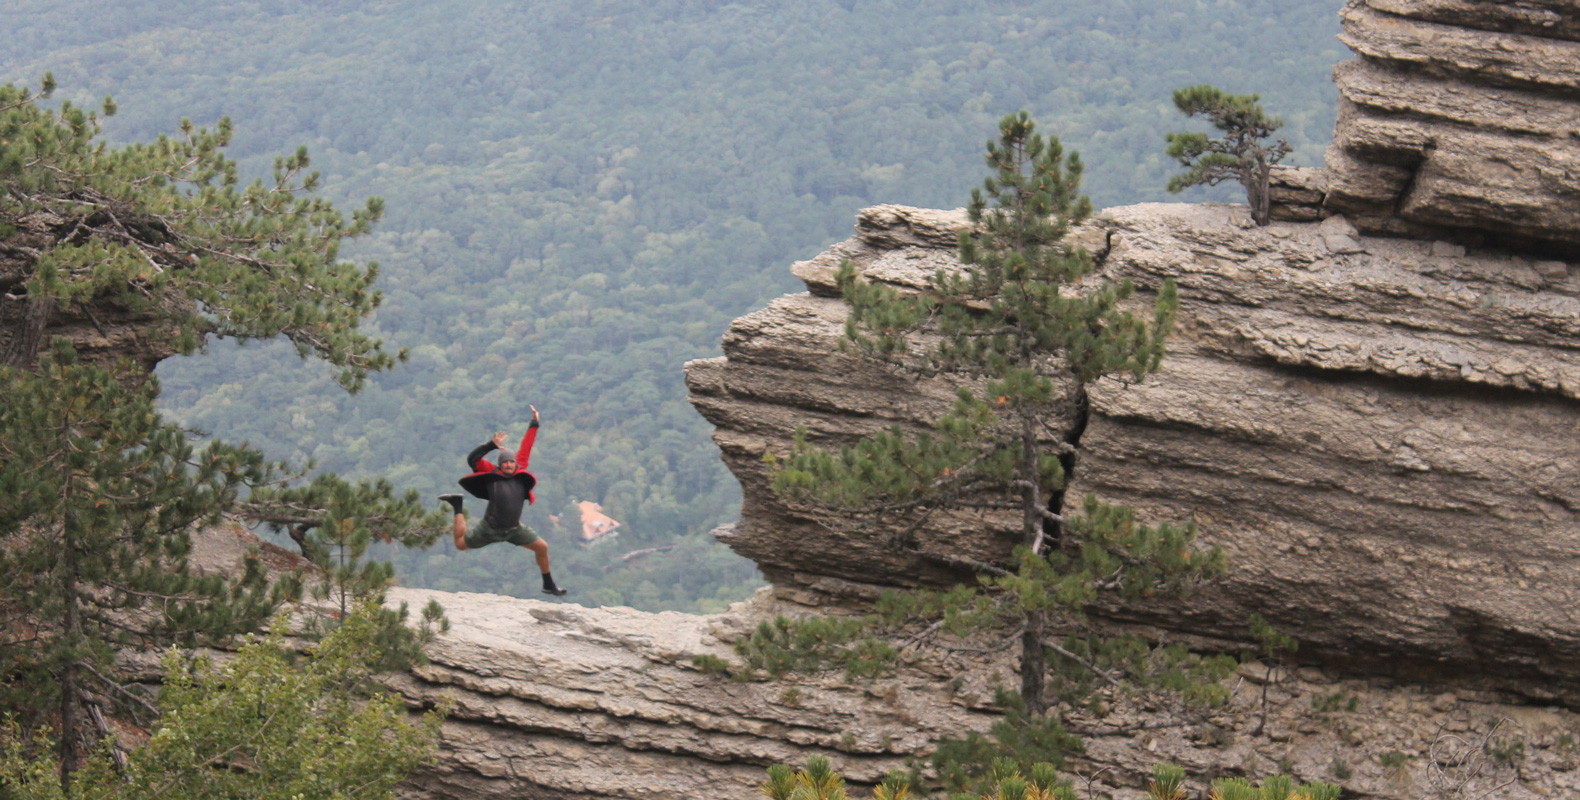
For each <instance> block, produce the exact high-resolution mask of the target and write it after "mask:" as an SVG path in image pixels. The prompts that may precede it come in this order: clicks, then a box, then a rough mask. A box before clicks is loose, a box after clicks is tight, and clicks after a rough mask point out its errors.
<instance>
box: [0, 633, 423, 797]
mask: <svg viewBox="0 0 1580 800" xmlns="http://www.w3.org/2000/svg"><path fill="white" fill-rule="evenodd" d="M379 611H380V609H378V608H377V606H376V605H375V604H373V603H370V602H362V603H359V604H358V605H357V606H355V607H354V608H353V611H352V614H351V615H350V616H349V617H347V619H346V624H345V625H344V626H342V627H341V628H339V629H338V630H336V631H335V632H334V633H332V634H330V635H329V636H328V637H326V638H325V639H324V640H323V641H321V642H319V643H318V644H317V646H315V647H314V648H312V649H311V650H310V651H309V652H308V654H307V657H306V658H296V657H295V656H296V654H295V653H293V652H291V651H289V650H287V649H286V648H285V646H284V645H285V640H284V636H283V633H282V631H284V630H285V629H286V628H287V627H288V626H287V625H286V624H285V621H284V620H280V624H278V625H274V626H271V627H272V630H273V633H271V634H270V635H269V637H268V638H266V639H261V640H255V641H252V642H250V643H248V644H245V645H244V646H243V647H242V648H241V649H240V651H239V652H238V653H237V654H236V656H235V657H234V658H233V659H228V660H226V661H225V662H223V663H214V662H213V661H211V660H208V659H205V658H193V657H191V654H189V653H184V652H181V651H179V650H175V649H172V650H171V651H169V652H168V653H167V654H166V656H165V659H164V672H165V676H164V682H163V688H162V689H161V691H160V694H159V698H158V703H159V710H160V711H161V712H162V713H161V717H160V719H159V721H158V722H157V723H156V724H155V725H154V726H153V728H152V730H151V731H150V736H149V737H148V739H147V741H146V742H143V743H141V744H140V745H139V746H137V747H135V748H133V749H132V750H131V751H130V752H128V753H126V754H125V757H124V759H123V761H124V762H125V763H124V766H121V767H119V768H117V766H116V765H115V763H114V762H113V760H112V758H111V757H109V754H108V753H107V751H106V750H102V749H101V750H100V751H97V752H96V753H94V754H93V755H92V756H91V757H90V758H89V759H88V761H87V763H86V764H84V767H83V769H82V770H81V771H80V772H78V775H79V780H77V781H76V782H75V783H73V785H72V787H71V791H70V792H69V793H68V792H65V791H62V789H61V786H60V782H59V780H58V779H57V778H56V775H55V771H56V769H55V768H56V764H55V763H54V761H53V759H49V758H38V757H36V754H37V753H38V752H39V751H40V750H43V749H44V748H43V747H40V746H38V745H37V744H35V743H34V742H32V741H29V737H28V736H27V735H26V732H24V731H21V730H19V729H17V728H16V727H15V726H11V727H10V728H9V729H0V740H3V741H4V746H3V747H0V796H4V797H6V798H8V799H14V800H67V799H68V798H72V800H142V798H149V797H169V798H183V800H231V799H232V798H249V799H250V800H295V799H296V798H331V797H333V798H346V799H347V800H351V799H352V798H356V799H357V800H390V798H393V797H394V796H395V786H396V785H397V784H399V783H400V782H401V781H402V780H404V779H405V777H406V775H407V774H409V773H410V772H411V770H412V769H413V768H415V767H417V766H418V765H420V764H422V763H424V762H426V761H429V760H431V759H432V757H433V754H434V752H435V751H436V750H437V747H438V742H439V724H440V722H441V721H442V718H443V716H444V713H445V708H443V707H441V708H439V709H434V710H430V711H429V712H428V713H426V714H424V715H423V716H422V717H421V718H416V719H414V718H412V716H411V715H410V714H409V712H408V711H407V709H406V704H405V703H404V702H403V701H402V700H401V698H400V697H399V696H398V695H396V694H395V693H393V692H390V691H387V690H384V689H381V688H380V687H379V686H377V685H376V684H375V683H374V682H373V680H372V676H373V675H375V674H377V672H378V670H379V668H380V667H379V665H380V662H381V658H380V656H381V652H382V648H381V647H380V645H379V631H380V628H381V623H379V622H378V619H377V617H378V614H379ZM45 741H46V742H47V737H45Z"/></svg>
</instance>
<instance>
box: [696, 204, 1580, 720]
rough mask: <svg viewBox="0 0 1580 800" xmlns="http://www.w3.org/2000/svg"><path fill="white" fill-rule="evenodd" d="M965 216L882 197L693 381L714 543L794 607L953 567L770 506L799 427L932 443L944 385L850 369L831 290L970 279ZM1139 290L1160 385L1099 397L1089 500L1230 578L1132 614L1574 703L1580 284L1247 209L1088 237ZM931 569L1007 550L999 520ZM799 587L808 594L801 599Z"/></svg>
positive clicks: (1107, 227)
mask: <svg viewBox="0 0 1580 800" xmlns="http://www.w3.org/2000/svg"><path fill="white" fill-rule="evenodd" d="M962 224H964V217H963V214H961V213H959V212H935V211H920V210H915V209H905V208H898V207H879V208H876V209H869V210H868V211H866V212H863V213H862V215H861V218H860V220H859V221H858V225H857V232H856V236H855V237H854V238H853V239H851V240H850V241H848V242H846V243H843V244H841V245H838V246H836V247H834V248H832V249H831V250H830V251H829V252H828V253H825V254H823V255H822V256H819V257H818V258H816V259H813V260H812V261H809V262H804V263H801V264H797V265H796V267H795V272H796V274H797V275H798V276H800V277H801V278H802V279H803V280H805V281H806V283H807V286H808V289H809V290H810V291H809V293H807V294H802V295H793V296H789V297H785V298H781V299H780V300H778V301H775V302H774V303H773V304H771V305H770V306H769V307H768V308H767V309H764V310H763V311H760V312H757V313H755V314H751V315H748V316H746V317H743V318H742V319H740V320H738V321H737V322H736V324H735V325H734V326H732V328H731V330H730V332H729V333H728V334H727V335H726V337H725V340H724V350H725V356H724V357H722V358H718V359H711V360H706V361H698V362H693V363H691V364H689V365H688V367H687V380H688V382H689V385H690V387H691V390H692V399H693V402H694V404H695V405H696V407H697V408H698V410H699V411H701V412H702V413H703V414H704V416H706V417H707V418H708V419H709V420H710V421H711V422H713V423H714V424H715V425H716V426H717V427H718V432H717V434H716V436H715V438H716V440H717V441H718V443H719V445H720V448H721V450H723V452H724V457H725V460H726V462H727V463H728V464H729V466H730V468H731V469H732V470H733V471H734V472H735V474H736V475H737V476H738V477H739V478H740V480H741V482H742V485H743V487H744V492H745V501H744V506H743V509H742V522H741V524H740V525H739V526H738V527H737V528H736V529H735V530H733V531H732V532H729V533H728V535H727V536H726V537H725V540H726V541H727V542H728V543H729V544H730V545H731V546H732V547H734V548H735V549H736V550H738V551H739V552H741V553H743V554H744V555H746V556H748V557H750V558H753V559H754V560H756V561H758V563H759V564H761V565H762V567H763V570H764V572H765V574H766V575H768V577H769V578H770V579H771V580H772V581H773V582H774V583H776V584H777V585H779V586H780V587H781V590H782V594H783V595H784V596H786V597H796V596H800V597H803V598H805V599H809V600H815V599H817V598H819V597H823V596H828V595H830V594H835V595H837V594H842V593H843V594H852V593H855V594H859V593H861V592H862V591H864V590H866V591H870V590H871V588H872V587H874V586H875V585H883V586H910V585H917V584H938V583H945V582H948V581H950V580H954V579H958V577H960V576H958V575H956V574H953V573H950V572H949V571H948V570H946V569H944V568H942V567H940V566H938V565H937V563H936V562H934V561H931V560H929V559H927V558H926V557H924V556H921V555H918V554H917V553H915V552H914V551H907V550H903V549H901V548H897V547H895V546H894V545H893V544H892V543H891V542H890V541H889V537H888V536H887V535H886V534H885V532H884V531H881V530H873V529H866V528H861V527H855V526H839V525H834V526H830V525H827V524H820V523H819V522H818V521H817V520H814V519H813V518H812V517H811V516H810V515H809V514H807V513H805V511H804V510H799V509H792V508H788V507H786V506H784V505H783V504H781V503H780V502H779V501H778V500H777V499H776V498H775V497H774V496H773V493H772V492H771V491H770V489H769V488H768V468H767V467H766V465H765V464H764V463H763V459H762V456H763V454H764V453H768V452H784V451H786V450H787V449H788V448H789V444H790V439H791V436H792V434H793V431H794V430H795V428H796V426H798V425H802V426H805V427H806V428H807V430H808V432H809V435H810V436H811V437H812V438H814V439H817V440H820V441H824V442H830V443H832V442H838V441H842V440H846V439H848V438H849V437H852V436H855V435H860V434H863V433H866V432H870V431H872V430H874V429H876V428H879V427H885V426H888V425H891V424H895V423H898V424H901V425H905V426H919V425H924V424H926V423H927V422H929V421H930V420H932V419H933V418H935V417H936V416H937V414H938V413H939V411H940V409H941V408H942V406H943V404H944V403H945V402H947V398H948V393H949V387H947V386H941V385H936V384H932V383H928V382H920V383H914V384H913V383H909V382H907V381H904V380H902V379H901V378H899V377H897V376H895V375H892V374H890V373H888V372H886V371H885V370H884V369H883V368H881V367H878V366H875V365H871V364H868V363H863V362H861V361H860V360H858V359H855V358H852V357H849V356H845V355H843V354H840V353H839V352H838V351H837V341H838V338H839V336H840V334H841V330H842V325H843V319H844V309H843V306H842V304H841V302H840V301H839V300H838V299H837V298H834V297H831V296H829V295H830V294H832V277H831V276H832V271H833V269H834V268H835V267H836V266H837V264H838V262H839V260H840V259H843V258H850V259H852V260H854V261H855V262H856V263H857V264H858V266H859V267H860V268H861V269H862V271H863V273H864V274H865V275H866V276H867V277H868V278H869V279H873V280H883V281H889V282H892V283H894V284H896V285H901V286H905V285H912V286H914V285H919V283H920V282H921V281H922V280H924V279H925V276H926V275H927V274H929V273H930V272H931V270H932V269H933V268H934V267H936V266H939V265H943V266H946V267H947V266H948V265H950V264H952V263H953V259H954V254H953V246H952V242H953V240H954V233H955V231H956V230H958V228H959V226H960V225H962ZM1081 238H1082V240H1083V241H1084V243H1085V244H1087V246H1088V247H1089V249H1092V250H1093V251H1094V252H1095V253H1097V254H1098V255H1099V256H1100V258H1101V269H1102V270H1103V271H1104V272H1106V273H1107V274H1108V275H1110V276H1113V277H1116V278H1118V277H1129V278H1131V279H1132V280H1134V281H1135V282H1136V284H1137V285H1138V286H1139V287H1142V288H1143V290H1145V289H1149V288H1155V287H1157V286H1158V285H1159V284H1160V283H1161V281H1162V280H1163V279H1164V278H1165V277H1169V276H1172V277H1174V278H1175V279H1176V280H1177V281H1178V282H1179V288H1180V296H1181V310H1180V319H1181V324H1180V331H1179V333H1178V335H1177V336H1176V337H1175V338H1174V339H1173V340H1172V344H1171V354H1170V356H1169V357H1168V359H1167V360H1166V361H1165V366H1164V370H1163V372H1162V373H1161V374H1160V375H1158V376H1157V378H1156V379H1155V380H1149V381H1148V382H1147V383H1146V384H1144V385H1140V386H1131V387H1128V388H1127V387H1122V386H1119V385H1100V386H1098V387H1097V388H1096V390H1095V391H1094V392H1093V418H1092V420H1091V424H1090V427H1089V429H1088V431H1087V434H1086V436H1085V439H1084V440H1083V451H1084V452H1083V455H1082V457H1081V458H1082V460H1081V464H1080V466H1079V468H1078V472H1077V476H1076V481H1075V484H1074V486H1073V489H1074V490H1075V491H1077V492H1096V493H1098V494H1099V495H1101V496H1103V497H1104V498H1106V499H1110V500H1116V501H1120V502H1124V503H1129V504H1133V505H1135V506H1137V507H1139V508H1140V509H1142V511H1143V513H1144V514H1145V515H1146V516H1147V517H1149V518H1150V519H1153V520H1163V519H1192V520H1195V521H1197V522H1198V523H1200V525H1201V527H1202V530H1203V533H1204V537H1205V539H1206V540H1207V541H1210V542H1214V543H1217V544H1220V545H1222V546H1223V547H1224V548H1225V549H1226V550H1228V551H1229V553H1230V555H1231V557H1232V559H1233V562H1234V566H1233V570H1232V573H1231V574H1230V576H1229V577H1228V578H1227V579H1226V580H1224V581H1223V582H1222V583H1221V584H1219V585H1216V586H1214V587H1211V588H1209V589H1207V590H1205V591H1201V592H1198V593H1197V594H1196V595H1195V596H1194V597H1193V598H1192V599H1191V600H1190V601H1189V602H1188V603H1186V604H1183V605H1170V606H1167V607H1159V608H1152V609H1144V610H1139V611H1131V612H1125V613H1126V615H1127V616H1129V617H1132V618H1134V619H1136V620H1139V621H1144V622H1147V623H1151V624H1154V625H1161V626H1164V627H1168V628H1172V629H1175V630H1178V631H1189V632H1191V633H1193V634H1196V635H1205V636H1217V637H1223V638H1235V637H1237V636H1239V635H1241V633H1242V632H1243V626H1244V621H1245V619H1246V617H1247V615H1248V614H1249V613H1250V612H1251V611H1260V612H1262V613H1263V614H1265V615H1267V616H1268V617H1269V618H1270V619H1271V620H1272V621H1273V622H1274V623H1275V625H1278V626H1280V627H1282V628H1283V629H1286V630H1287V631H1288V632H1290V633H1292V634H1294V635H1295V636H1297V637H1299V638H1300V639H1301V641H1302V642H1303V643H1304V646H1303V649H1302V653H1303V654H1306V653H1309V654H1311V655H1313V656H1316V657H1319V658H1326V659H1330V660H1333V661H1336V662H1342V663H1345V664H1348V665H1351V666H1352V667H1362V668H1376V669H1386V670H1390V671H1395V672H1406V673H1417V674H1432V675H1436V676H1439V677H1454V678H1459V679H1466V678H1470V677H1476V678H1479V679H1483V680H1486V681H1489V682H1491V683H1494V684H1497V685H1501V686H1505V687H1509V688H1515V689H1518V690H1520V691H1523V692H1526V693H1528V694H1531V695H1536V696H1548V697H1552V696H1563V697H1566V698H1573V697H1574V696H1575V692H1576V690H1577V689H1580V667H1577V666H1576V665H1577V664H1580V659H1577V656H1580V619H1577V618H1576V615H1575V613H1574V611H1573V609H1574V608H1575V607H1576V606H1575V601H1576V600H1577V599H1580V598H1577V589H1576V587H1577V585H1580V559H1577V555H1576V553H1577V547H1580V519H1577V517H1576V512H1577V510H1580V479H1576V478H1575V475H1576V470H1577V468H1580V402H1577V401H1580V352H1577V350H1580V274H1577V272H1576V270H1574V269H1573V267H1572V266H1571V265H1569V264H1566V263H1563V262H1558V261H1530V260H1526V259H1524V258H1520V257H1515V256H1507V255H1495V254H1481V253H1474V254H1468V253H1466V251H1465V250H1464V248H1462V247H1458V246H1455V245H1449V244H1446V243H1442V242H1426V241H1409V240H1402V239H1380V238H1371V237H1366V236H1362V235H1360V234H1359V233H1358V232H1356V230H1355V229H1354V228H1353V227H1351V226H1350V225H1349V224H1348V223H1347V222H1345V220H1344V219H1343V218H1342V217H1334V218H1330V219H1328V220H1326V221H1324V222H1322V223H1320V224H1319V223H1275V224H1274V225H1272V226H1270V227H1267V228H1256V227H1254V226H1252V225H1251V224H1250V221H1249V218H1248V216H1247V215H1246V213H1245V211H1244V210H1243V209H1241V208H1237V207H1230V206H1215V205H1206V206H1188V205H1143V206H1134V207H1128V208H1119V209H1111V210H1109V211H1107V212H1104V213H1103V214H1101V215H1100V216H1099V218H1098V219H1097V220H1096V221H1095V222H1094V223H1092V224H1091V226H1090V229H1089V230H1087V231H1085V232H1083V233H1082V234H1081ZM960 522H961V521H956V523H946V524H943V525H940V526H938V527H937V528H936V529H934V530H931V531H927V532H924V535H923V536H922V537H921V539H922V542H923V547H922V549H923V550H929V549H930V550H932V551H933V552H939V551H943V552H957V553H959V554H962V555H967V556H971V557H975V558H990V559H992V558H1003V557H1004V556H1005V555H1006V554H1007V551H1008V549H1009V547H1010V546H1011V545H1012V544H1013V539H1007V538H1003V537H995V536H993V535H991V533H984V532H983V530H982V527H983V526H982V525H980V524H977V525H972V524H958V523H960ZM798 593H799V594H798Z"/></svg>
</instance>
